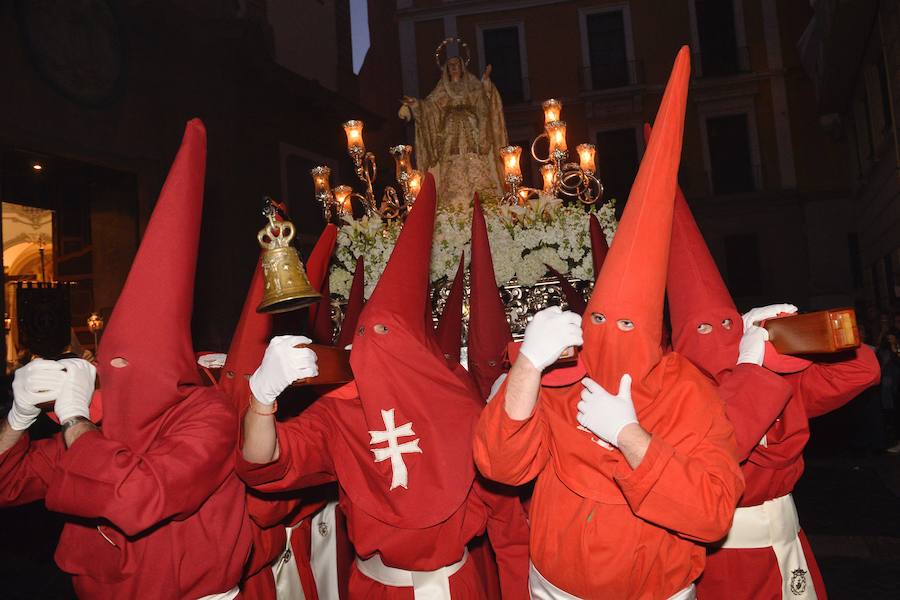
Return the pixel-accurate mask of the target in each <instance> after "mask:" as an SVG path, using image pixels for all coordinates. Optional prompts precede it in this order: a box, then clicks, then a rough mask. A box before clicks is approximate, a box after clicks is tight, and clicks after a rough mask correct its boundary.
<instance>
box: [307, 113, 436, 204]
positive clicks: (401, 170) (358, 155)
mask: <svg viewBox="0 0 900 600" xmlns="http://www.w3.org/2000/svg"><path fill="white" fill-rule="evenodd" d="M343 127H344V133H345V134H346V135H347V154H349V155H350V159H351V160H352V161H353V166H354V169H355V171H356V176H357V178H359V180H360V181H361V182H362V183H363V184H364V186H365V189H364V190H363V191H362V192H361V193H360V192H355V191H353V190H352V188H350V187H349V186H346V185H339V186H337V187H336V188H334V190H333V191H332V190H331V183H330V181H329V177H330V175H331V169H329V168H328V167H325V166H319V167H316V168H314V169H312V170H311V171H310V175H311V176H312V179H313V185H314V187H315V194H316V200H318V201H319V202H320V203H321V204H322V209H323V212H324V216H325V220H326V221H331V218H332V214H333V213H337V214H338V216H344V215H351V216H352V214H353V200H356V201H357V202H359V203H360V204H362V205H363V207H364V208H365V211H366V215H367V216H372V215H378V216H379V217H381V218H382V219H388V220H390V219H399V218H403V217H405V216H406V214H407V213H408V212H409V209H410V208H411V207H412V205H413V203H414V202H415V200H416V194H418V192H419V189H420V188H421V184H422V175H421V173H419V172H418V171H416V170H414V169H413V168H412V162H411V155H412V150H413V148H412V146H409V145H405V144H401V145H398V146H393V147H392V148H391V149H390V153H391V155H392V156H393V157H394V162H395V166H396V176H397V183H398V184H399V186H400V194H398V193H397V190H396V189H395V188H394V187H392V186H386V187H385V188H384V193H383V194H382V197H381V202H377V201H376V200H375V191H374V189H373V187H372V184H373V182H374V181H375V178H376V177H377V176H378V166H377V165H376V163H375V155H374V154H372V153H371V152H368V151H367V150H366V144H365V141H364V139H363V122H362V121H359V120H355V119H354V120H350V121H347V122H345V123H344V124H343ZM401 195H402V199H401Z"/></svg>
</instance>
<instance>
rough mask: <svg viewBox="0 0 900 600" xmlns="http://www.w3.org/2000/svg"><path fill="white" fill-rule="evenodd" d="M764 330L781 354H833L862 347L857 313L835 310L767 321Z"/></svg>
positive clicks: (763, 325)
mask: <svg viewBox="0 0 900 600" xmlns="http://www.w3.org/2000/svg"><path fill="white" fill-rule="evenodd" d="M762 327H764V328H765V329H766V331H768V332H769V341H770V342H772V345H773V346H775V349H776V350H777V351H778V352H779V353H780V354H790V355H796V354H834V353H835V352H841V351H843V350H851V349H853V348H859V345H860V339H859V328H858V327H857V325H856V311H855V310H853V309H852V308H833V309H830V310H820V311H817V312H811V313H805V314H799V315H788V316H785V317H776V318H774V319H768V320H767V321H765V322H764V323H763V324H762Z"/></svg>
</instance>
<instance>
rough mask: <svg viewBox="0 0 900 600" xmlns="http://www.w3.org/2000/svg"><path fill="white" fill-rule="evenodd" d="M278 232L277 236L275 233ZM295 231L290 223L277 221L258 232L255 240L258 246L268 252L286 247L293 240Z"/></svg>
mask: <svg viewBox="0 0 900 600" xmlns="http://www.w3.org/2000/svg"><path fill="white" fill-rule="evenodd" d="M276 231H277V232H278V233H277V234H276V233H275V232H276ZM295 233H296V231H295V230H294V224H293V223H291V222H290V221H278V222H277V223H269V224H268V225H266V226H265V227H263V228H262V229H260V230H259V233H257V234H256V239H257V241H259V245H260V246H261V247H263V248H266V249H268V250H272V249H274V248H281V247H284V246H287V245H288V244H290V243H291V240H293V239H294V235H295Z"/></svg>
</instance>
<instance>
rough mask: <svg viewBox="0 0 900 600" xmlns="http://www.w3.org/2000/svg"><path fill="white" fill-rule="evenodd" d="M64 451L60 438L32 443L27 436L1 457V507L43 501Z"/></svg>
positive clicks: (24, 435)
mask: <svg viewBox="0 0 900 600" xmlns="http://www.w3.org/2000/svg"><path fill="white" fill-rule="evenodd" d="M63 451H64V446H63V442H62V438H60V437H59V436H58V435H56V436H53V437H52V438H49V439H45V440H38V441H36V442H33V443H32V442H31V441H30V440H29V438H28V434H27V433H25V434H23V435H22V437H21V438H19V441H17V442H16V443H15V445H14V446H13V447H12V448H10V449H9V450H7V451H6V452H4V453H2V454H0V506H16V505H18V504H27V503H28V502H34V501H35V500H40V499H41V498H43V497H44V495H45V494H46V493H47V486H48V485H49V483H50V480H51V478H52V476H53V469H54V468H55V466H56V463H57V461H59V457H60V455H61V454H62V453H63Z"/></svg>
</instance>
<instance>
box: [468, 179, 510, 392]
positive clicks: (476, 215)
mask: <svg viewBox="0 0 900 600" xmlns="http://www.w3.org/2000/svg"><path fill="white" fill-rule="evenodd" d="M469 285H470V290H469V373H471V375H472V377H474V379H475V382H476V383H477V384H478V389H479V390H480V391H481V394H482V396H481V397H482V398H487V397H488V394H490V392H491V386H492V385H493V384H494V381H496V379H497V377H499V376H500V374H501V373H502V372H503V352H504V351H505V350H506V346H507V344H509V343H510V342H511V341H512V334H511V333H510V330H509V322H508V321H507V320H506V309H505V308H504V307H503V301H502V300H501V298H500V291H499V290H498V289H497V278H496V276H495V275H494V261H493V260H492V259H491V244H490V241H489V240H488V231H487V224H486V223H485V220H484V211H482V209H481V202H480V201H479V200H478V195H477V194H476V195H475V200H474V210H473V211H472V263H471V266H470V267H469Z"/></svg>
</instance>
